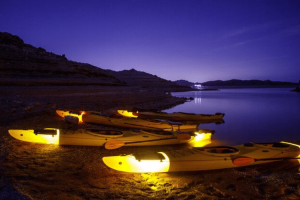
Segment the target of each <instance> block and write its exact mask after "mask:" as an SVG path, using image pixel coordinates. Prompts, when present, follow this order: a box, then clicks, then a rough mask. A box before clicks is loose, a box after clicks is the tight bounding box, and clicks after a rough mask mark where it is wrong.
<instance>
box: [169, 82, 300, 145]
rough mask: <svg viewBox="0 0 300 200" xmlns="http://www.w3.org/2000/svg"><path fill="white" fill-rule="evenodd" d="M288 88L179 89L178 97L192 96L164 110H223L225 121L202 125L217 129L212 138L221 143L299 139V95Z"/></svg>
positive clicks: (203, 111)
mask: <svg viewBox="0 0 300 200" xmlns="http://www.w3.org/2000/svg"><path fill="white" fill-rule="evenodd" d="M290 90H291V89H290V88H263V89H222V90H220V91H207V92H204V91H199V92H194V91H193V92H178V93H172V95H173V96H178V97H194V102H193V101H191V102H186V103H184V104H181V105H178V106H176V107H173V108H171V109H168V110H165V112H188V113H197V114H215V113H216V112H220V113H225V116H224V120H225V121H226V123H223V124H221V125H216V124H215V123H209V124H201V125H200V126H199V128H201V129H211V130H216V133H215V134H214V135H213V138H212V139H213V140H214V139H215V140H218V141H221V142H222V145H238V144H243V143H248V142H278V141H282V140H283V141H294V142H296V141H300V123H299V121H300V115H299V113H300V95H299V94H298V93H294V92H291V91H290Z"/></svg>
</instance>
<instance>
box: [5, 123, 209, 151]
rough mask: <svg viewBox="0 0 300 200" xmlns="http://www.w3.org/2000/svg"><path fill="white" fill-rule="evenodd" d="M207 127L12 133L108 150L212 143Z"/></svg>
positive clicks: (38, 140) (25, 138)
mask: <svg viewBox="0 0 300 200" xmlns="http://www.w3.org/2000/svg"><path fill="white" fill-rule="evenodd" d="M212 132H213V131H209V130H206V129H203V130H200V132H183V133H178V132H168V131H154V130H147V131H144V130H136V131H117V130H99V129H77V130H68V129H56V128H45V129H10V130H9V134H10V135H11V136H12V137H14V138H16V139H18V140H22V141H25V142H33V143H42V144H57V145H83V146H103V145H105V148H106V149H116V148H120V147H122V146H147V145H171V144H181V143H192V144H194V143H196V144H199V145H202V146H203V145H206V144H209V143H210V142H211V133H212Z"/></svg>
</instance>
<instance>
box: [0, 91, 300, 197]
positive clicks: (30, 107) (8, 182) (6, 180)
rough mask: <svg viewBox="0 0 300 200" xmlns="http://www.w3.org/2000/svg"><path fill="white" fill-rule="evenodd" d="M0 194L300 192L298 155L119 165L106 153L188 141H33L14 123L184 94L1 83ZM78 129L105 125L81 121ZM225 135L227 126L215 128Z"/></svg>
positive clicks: (167, 102)
mask: <svg viewBox="0 0 300 200" xmlns="http://www.w3.org/2000/svg"><path fill="white" fill-rule="evenodd" d="M0 92H1V94H2V95H1V97H0V103H1V104H0V109H1V110H2V111H3V112H2V113H1V119H2V121H1V123H0V150H1V151H0V152H1V153H0V159H1V164H0V199H55V198H56V199H141V198H144V199H169V200H171V199H299V198H300V175H299V174H298V173H299V166H298V165H299V163H298V161H295V160H291V161H287V162H276V163H272V164H267V165H264V166H262V165H260V166H259V165H258V166H254V167H246V168H237V169H225V170H215V171H205V172H180V173H146V174H134V173H123V172H117V171H114V170H112V169H109V168H107V167H106V166H105V165H104V164H103V162H102V160H101V159H102V157H103V156H107V155H119V154H129V153H132V152H137V151H162V150H167V149H176V148H184V147H185V146H184V145H183V146H176V147H174V146H160V147H127V148H121V149H116V150H113V151H109V150H105V149H103V148H102V147H78V146H54V145H41V144H31V143H25V142H21V141H17V140H15V139H13V138H12V137H10V136H9V135H8V133H7V130H8V129H10V128H33V127H34V128H38V127H39V128H44V127H56V128H69V127H70V126H72V127H73V125H70V124H66V123H65V122H64V121H62V120H61V119H60V118H59V117H58V116H57V115H56V114H55V109H77V110H98V111H101V110H105V109H111V108H121V107H122V108H123V107H124V108H128V107H133V106H134V107H137V108H140V109H153V110H163V109H166V108H168V107H172V106H174V105H177V104H180V103H184V101H185V99H180V98H175V97H172V96H169V95H166V94H165V92H162V91H149V90H142V89H138V88H127V87H109V86H108V87H95V86H93V87H3V86H1V87H0ZM78 127H79V128H85V127H97V128H101V127H102V126H99V125H91V124H81V125H78ZM216 134H221V133H216Z"/></svg>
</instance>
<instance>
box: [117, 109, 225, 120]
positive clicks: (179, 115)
mask: <svg viewBox="0 0 300 200" xmlns="http://www.w3.org/2000/svg"><path fill="white" fill-rule="evenodd" d="M117 113H118V114H120V115H122V116H124V117H130V118H146V119H168V120H173V121H203V122H219V121H222V120H223V117H224V115H225V114H224V113H216V114H214V115H210V114H194V113H183V112H173V113H166V112H130V111H127V110H117Z"/></svg>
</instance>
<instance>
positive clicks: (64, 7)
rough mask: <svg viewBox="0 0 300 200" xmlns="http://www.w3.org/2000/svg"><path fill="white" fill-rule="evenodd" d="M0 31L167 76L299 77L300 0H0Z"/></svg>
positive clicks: (79, 56)
mask: <svg viewBox="0 0 300 200" xmlns="http://www.w3.org/2000/svg"><path fill="white" fill-rule="evenodd" d="M0 31H1V32H9V33H11V34H13V35H17V36H19V37H21V38H22V39H23V40H24V42H25V43H27V44H31V45H33V46H35V47H43V48H45V49H46V50H47V51H49V52H53V53H55V54H59V55H62V54H65V55H66V57H67V58H68V59H69V60H73V61H77V62H83V63H90V64H92V65H95V66H97V67H100V68H103V69H111V70H115V71H120V70H124V69H132V68H134V69H136V70H139V71H145V72H148V73H151V74H154V75H157V76H159V77H162V78H165V79H167V80H172V81H175V80H179V79H185V80H188V81H191V82H204V81H210V80H229V79H233V78H236V79H244V80H248V79H259V80H266V79H269V80H273V81H292V82H298V81H299V80H300V1H299V0H268V1H267V0H72V1H64V0H1V1H0Z"/></svg>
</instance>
